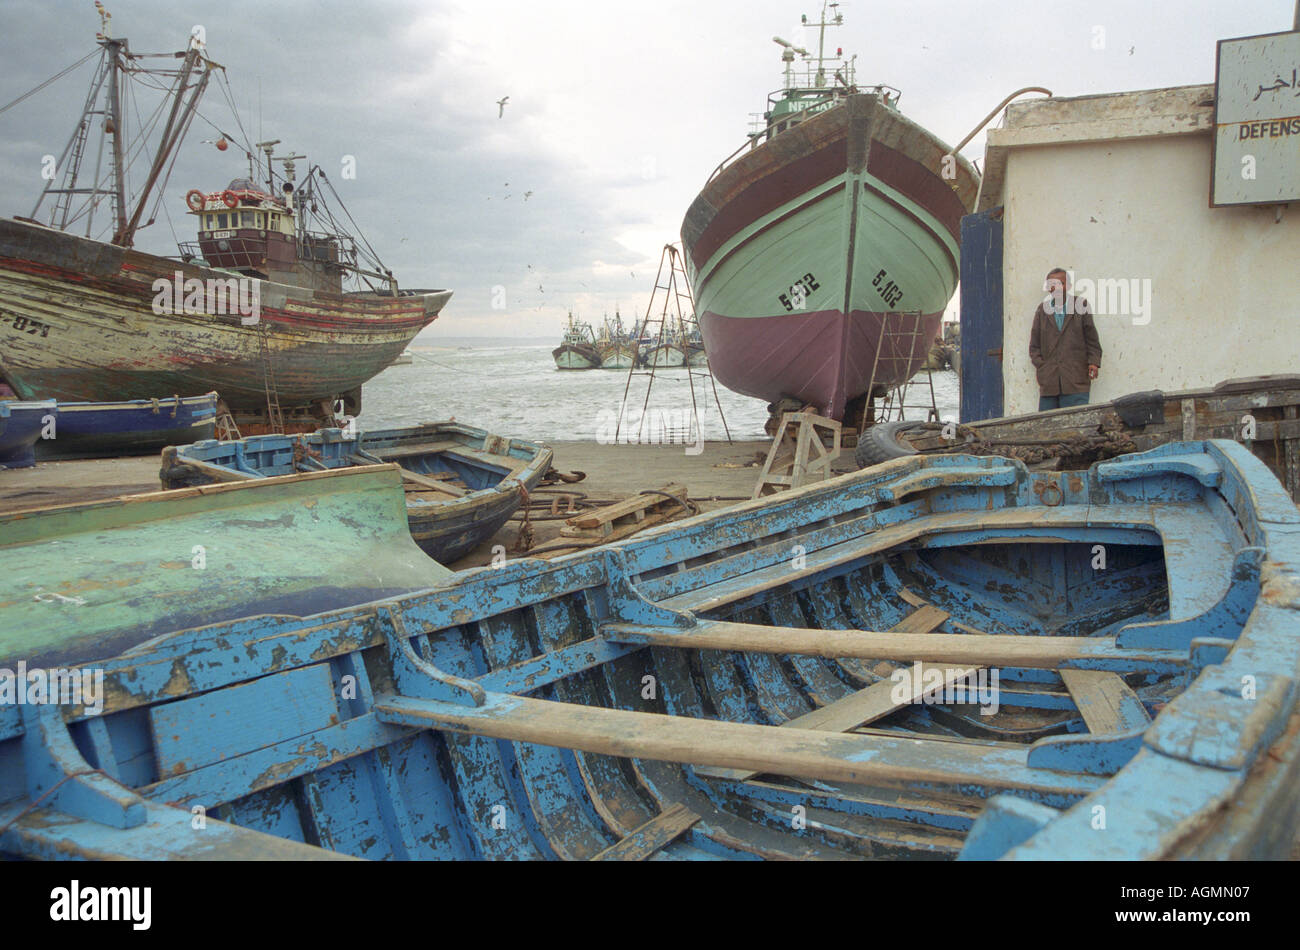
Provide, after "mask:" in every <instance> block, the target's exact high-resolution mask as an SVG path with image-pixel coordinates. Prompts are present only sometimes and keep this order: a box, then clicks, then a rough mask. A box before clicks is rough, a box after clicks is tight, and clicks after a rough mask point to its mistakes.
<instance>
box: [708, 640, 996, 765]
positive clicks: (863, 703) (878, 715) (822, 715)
mask: <svg viewBox="0 0 1300 950" xmlns="http://www.w3.org/2000/svg"><path fill="white" fill-rule="evenodd" d="M933 669H939V670H942V673H943V679H942V680H941V681H939V682H937V683H935V682H932V683H931V684H930V685H929V686H928V687H927V686H925V685H924V684H925V681H926V678H927V677H926V675H925V673H926V672H928V671H929V670H933ZM978 670H979V667H977V666H945V665H942V664H939V665H936V664H933V663H932V664H929V666H925V665H922V669H921V675H919V676H916V675H912V674H913V673H915V670H911V671H909V675H908V678H907V683H906V684H905V685H906V687H907V688H906V690H905V691H904V692H903V693H902V694H901V695H900V694H899V692H898V686H899V684H897V683H895V682H894V680H893V679H884V680H881V681H880V682H878V683H872V684H871V685H870V686H868V687H867V688H866V689H860V690H858V691H857V692H856V693H852V694H850V695H848V696H845V697H844V698H843V699H840V700H836V701H835V702H833V703H829V704H827V705H825V706H822V707H821V708H819V709H814V710H813V711H812V712H809V713H805V714H804V715H802V716H798V717H796V718H794V719H791V720H788V721H787V722H783V723H781V728H783V729H816V730H820V731H823V732H848V731H849V730H851V729H857V728H858V727H860V726H865V725H867V724H868V723H872V722H875V721H876V720H878V719H883V718H885V717H886V716H888V715H889V714H891V713H894V712H897V711H898V710H900V709H902V708H904V707H906V706H910V705H913V704H915V703H920V702H924V701H925V699H926V698H927V697H930V696H933V695H934V694H936V693H941V692H943V691H944V690H946V689H947V688H948V687H950V686H951V685H952V684H954V683H956V682H958V681H959V680H963V679H965V678H966V677H967V676H970V675H971V674H972V673H975V672H976V671H978ZM697 771H698V772H699V773H700V774H701V775H706V776H708V777H710V778H726V779H733V780H735V781H737V782H747V781H749V780H750V779H752V778H754V777H755V776H757V775H758V774H759V773H758V772H746V771H742V770H740V769H709V768H704V769H698V770H697Z"/></svg>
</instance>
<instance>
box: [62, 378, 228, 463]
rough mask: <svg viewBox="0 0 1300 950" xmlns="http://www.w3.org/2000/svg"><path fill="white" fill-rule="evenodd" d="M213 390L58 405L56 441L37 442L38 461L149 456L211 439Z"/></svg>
mask: <svg viewBox="0 0 1300 950" xmlns="http://www.w3.org/2000/svg"><path fill="white" fill-rule="evenodd" d="M218 398H219V397H218V395H217V394H216V393H215V392H212V393H207V394H205V395H202V396H168V397H166V398H159V399H129V400H124V401H122V402H60V403H59V404H58V406H57V408H56V409H55V413H54V419H55V428H54V433H55V434H54V437H53V438H51V439H41V440H40V441H39V442H37V444H36V458H37V459H79V458H104V457H118V456H123V455H150V454H152V453H154V452H157V451H158V450H160V449H162V448H163V447H164V446H168V445H188V444H189V443H191V442H198V441H200V440H203V439H211V438H212V436H213V433H214V431H215V429H216V423H217V401H218Z"/></svg>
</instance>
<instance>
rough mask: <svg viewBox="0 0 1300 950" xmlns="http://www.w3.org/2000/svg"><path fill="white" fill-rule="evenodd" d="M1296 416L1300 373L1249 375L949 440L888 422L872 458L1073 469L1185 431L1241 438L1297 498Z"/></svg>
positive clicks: (982, 424) (965, 430)
mask: <svg viewBox="0 0 1300 950" xmlns="http://www.w3.org/2000/svg"><path fill="white" fill-rule="evenodd" d="M951 349H952V350H953V352H954V353H958V352H959V351H958V350H957V349H956V348H955V347H951ZM958 358H959V357H958ZM1296 418H1300V376H1293V375H1285V374H1279V375H1271V376H1253V377H1247V378H1244V379H1233V380H1226V381H1224V382H1221V383H1219V384H1218V385H1216V386H1214V387H1211V388H1206V389H1189V390H1182V391H1178V392H1170V393H1165V392H1161V391H1159V390H1152V391H1150V392H1143V393H1132V394H1130V395H1128V396H1123V397H1121V398H1119V399H1116V400H1112V401H1110V402H1100V403H1092V404H1089V405H1084V406H1073V407H1068V408H1065V409H1052V410H1049V411H1047V412H1031V413H1026V414H1024V415H1020V416H1008V417H1004V418H998V419H983V420H981V421H979V422H972V423H968V424H966V425H963V426H962V427H961V428H960V429H959V430H958V437H957V438H955V439H954V438H945V437H944V435H943V434H942V432H941V431H940V430H941V429H942V425H939V426H935V425H933V424H929V423H922V422H907V423H904V422H895V423H887V424H886V425H887V427H888V433H887V434H882V438H880V439H876V440H875V442H876V448H877V449H878V450H879V451H878V452H877V454H878V455H879V456H880V457H879V458H873V461H876V462H879V461H884V460H885V458H894V457H899V456H905V455H911V454H914V453H923V454H941V453H946V452H947V453H951V452H964V453H975V454H980V455H985V454H988V455H1003V456H1010V457H1014V458H1022V459H1024V460H1025V461H1026V462H1028V463H1029V464H1031V465H1038V466H1040V467H1051V468H1054V469H1060V470H1064V469H1069V470H1078V469H1085V468H1087V467H1088V466H1089V465H1092V464H1093V463H1094V462H1097V461H1102V460H1105V459H1108V458H1113V457H1115V456H1117V455H1123V454H1126V453H1130V452H1145V451H1147V450H1149V449H1153V448H1156V447H1158V446H1161V445H1167V444H1169V443H1171V442H1177V441H1179V440H1181V439H1184V438H1186V437H1187V436H1201V437H1207V438H1216V439H1234V440H1237V441H1242V442H1244V443H1246V444H1247V445H1248V446H1249V448H1250V450H1251V452H1252V453H1253V454H1254V455H1255V457H1256V458H1258V459H1259V460H1260V461H1262V462H1263V463H1264V464H1265V465H1267V466H1268V468H1269V470H1270V471H1271V472H1272V473H1273V474H1274V475H1275V476H1277V479H1278V481H1280V482H1281V483H1282V484H1283V486H1285V487H1286V489H1287V491H1289V492H1290V493H1291V497H1292V498H1293V499H1295V501H1296V502H1297V503H1300V430H1297V429H1296V427H1295V424H1294V423H1293V422H1292V421H1291V420H1294V419H1296ZM867 437H868V438H870V437H871V436H870V430H869V431H868V434H867Z"/></svg>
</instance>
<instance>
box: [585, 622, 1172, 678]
mask: <svg viewBox="0 0 1300 950" xmlns="http://www.w3.org/2000/svg"><path fill="white" fill-rule="evenodd" d="M600 630H601V635H602V636H604V637H605V638H606V639H607V640H612V641H614V642H616V643H646V644H652V645H654V646H672V647H682V648H685V649H690V650H736V651H740V652H742V653H743V652H752V653H779V654H796V655H801V656H821V657H826V658H828V659H840V658H843V657H856V658H858V659H862V660H909V661H911V660H919V661H921V662H926V663H950V664H972V665H976V666H1010V667H1026V668H1031V669H1049V670H1051V669H1059V668H1060V667H1061V666H1063V665H1065V664H1068V663H1075V664H1076V665H1077V663H1078V662H1079V661H1088V660H1097V659H1100V658H1105V659H1108V660H1116V661H1120V663H1121V664H1122V662H1125V661H1128V662H1132V663H1133V664H1134V665H1133V667H1132V669H1134V670H1137V669H1146V668H1148V666H1149V664H1150V663H1151V662H1156V664H1157V665H1158V666H1164V665H1165V664H1167V663H1173V664H1175V665H1182V664H1185V663H1186V661H1187V655H1186V653H1185V652H1183V653H1179V652H1177V651H1173V650H1150V651H1137V650H1119V649H1117V648H1116V647H1115V641H1114V639H1113V638H1111V637H1029V636H1025V637H1017V636H994V635H989V634H982V635H976V634H959V633H893V632H890V631H883V632H881V631H866V630H816V629H809V628H806V627H770V626H765V625H762V624H753V623H732V622H729V621H721V620H701V621H699V622H697V623H696V624H695V626H693V627H687V628H670V627H657V626H652V625H648V624H626V623H611V624H603V625H602V626H601V628H600Z"/></svg>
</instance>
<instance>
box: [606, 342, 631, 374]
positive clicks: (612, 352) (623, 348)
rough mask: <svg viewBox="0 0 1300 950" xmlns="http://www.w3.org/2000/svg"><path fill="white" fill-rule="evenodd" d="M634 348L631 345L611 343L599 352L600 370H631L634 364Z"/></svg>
mask: <svg viewBox="0 0 1300 950" xmlns="http://www.w3.org/2000/svg"><path fill="white" fill-rule="evenodd" d="M636 352H637V349H636V346H635V344H632V343H611V344H610V345H608V346H605V347H602V348H601V351H600V366H601V369H631V368H632V366H633V365H634V364H635V363H636Z"/></svg>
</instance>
